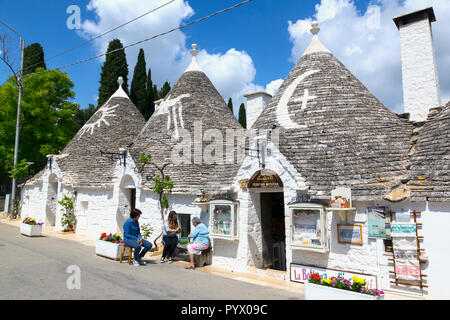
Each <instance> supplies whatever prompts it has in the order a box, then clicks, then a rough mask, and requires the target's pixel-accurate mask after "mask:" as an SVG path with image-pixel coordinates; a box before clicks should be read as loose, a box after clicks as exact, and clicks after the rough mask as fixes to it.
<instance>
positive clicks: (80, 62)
mask: <svg viewBox="0 0 450 320" xmlns="http://www.w3.org/2000/svg"><path fill="white" fill-rule="evenodd" d="M252 1H254V0H246V1H243V2H240V3H238V4H236V5H234V6H232V7H229V8H226V9H223V10H220V11H217V12H214V13H212V14H210V15H208V16H206V17H203V18H200V19H197V20H194V21H191V22H189V23H187V24H184V25H182V26H179V27H176V28H173V29H170V30H168V31H166V32H163V33H159V34H157V35H155V36H152V37H150V38H147V39H144V40H140V41H138V42H135V43H132V44H129V45H127V46H125V47H123V48H118V49H115V50H112V51H109V52H106V53H102V54H99V55H97V56H94V57H91V58H87V59H83V60H80V61H77V62H74V63H70V64H67V65H63V66H61V67H57V68H54V69H51V70H60V69H63V68H68V67H71V66H74V65H78V64H82V63H85V62H89V61H91V60H95V59H98V58H101V57H103V56H106V55H108V54H111V53H114V52H117V51H121V50H125V49H127V48H130V47H133V46H136V45H138V44H141V43H143V42H147V41H150V40H154V39H156V38H159V37H162V36H164V35H166V34H169V33H172V32H174V31H177V30H181V29H184V28H187V27H189V26H191V25H193V24H195V23H198V22H201V21H204V20H207V19H210V18H212V17H214V16H216V15H219V14H221V13H224V12H227V11H230V10H232V9H235V8H237V7H240V6H242V5H244V4H246V3H249V2H252ZM51 70H43V71H39V72H33V73H30V74H38V73H44V72H48V71H51Z"/></svg>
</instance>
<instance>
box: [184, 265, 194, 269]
mask: <svg viewBox="0 0 450 320" xmlns="http://www.w3.org/2000/svg"><path fill="white" fill-rule="evenodd" d="M184 268H185V269H188V270H190V269H192V270H194V269H195V266H187V267H184Z"/></svg>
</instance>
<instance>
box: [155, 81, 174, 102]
mask: <svg viewBox="0 0 450 320" xmlns="http://www.w3.org/2000/svg"><path fill="white" fill-rule="evenodd" d="M170 89H171V87H170V83H169V82H168V81H166V82H164V84H163V86H162V88H161V90H159V93H158V98H159V99H164V98H165V97H166V95H167V94H168V93H169V91H170Z"/></svg>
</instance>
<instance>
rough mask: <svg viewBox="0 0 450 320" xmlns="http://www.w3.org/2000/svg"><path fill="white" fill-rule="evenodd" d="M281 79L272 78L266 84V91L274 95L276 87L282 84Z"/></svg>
mask: <svg viewBox="0 0 450 320" xmlns="http://www.w3.org/2000/svg"><path fill="white" fill-rule="evenodd" d="M283 82H284V80H283V79H278V80H274V81H272V82H271V83H269V84H268V85H267V86H266V92H267V93H268V94H270V95H271V96H274V95H275V93H277V91H278V89H279V88H280V87H281V85H282V84H283Z"/></svg>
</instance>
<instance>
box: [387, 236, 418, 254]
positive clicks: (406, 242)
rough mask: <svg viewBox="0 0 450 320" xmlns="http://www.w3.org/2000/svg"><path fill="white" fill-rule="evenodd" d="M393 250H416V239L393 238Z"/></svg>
mask: <svg viewBox="0 0 450 320" xmlns="http://www.w3.org/2000/svg"><path fill="white" fill-rule="evenodd" d="M392 242H393V245H394V250H416V251H417V240H416V238H409V237H398V238H394V239H393V241H392Z"/></svg>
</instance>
